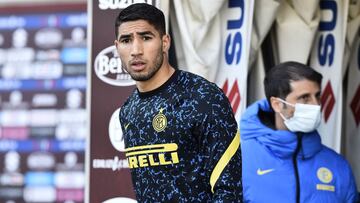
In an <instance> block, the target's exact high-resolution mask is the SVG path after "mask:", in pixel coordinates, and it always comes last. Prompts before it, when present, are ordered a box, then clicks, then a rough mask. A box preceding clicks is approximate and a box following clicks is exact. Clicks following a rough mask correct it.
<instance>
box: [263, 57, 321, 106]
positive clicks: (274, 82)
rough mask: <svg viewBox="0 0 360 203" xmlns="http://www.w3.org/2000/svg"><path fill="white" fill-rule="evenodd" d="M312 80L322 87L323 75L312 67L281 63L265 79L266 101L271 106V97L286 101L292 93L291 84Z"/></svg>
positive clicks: (291, 62) (290, 62)
mask: <svg viewBox="0 0 360 203" xmlns="http://www.w3.org/2000/svg"><path fill="white" fill-rule="evenodd" d="M299 80H310V81H313V82H315V83H317V84H318V85H319V87H320V86H321V81H322V75H321V74H320V73H318V72H316V71H315V70H314V69H312V68H311V67H309V66H307V65H305V64H302V63H298V62H294V61H289V62H284V63H280V64H278V65H276V66H274V67H273V68H271V69H270V70H269V72H268V73H267V74H266V76H265V79H264V88H265V95H266V99H267V100H268V102H269V104H270V98H271V97H280V98H282V99H284V100H285V98H286V96H287V95H288V94H290V93H291V91H292V89H291V86H290V83H291V82H294V81H299Z"/></svg>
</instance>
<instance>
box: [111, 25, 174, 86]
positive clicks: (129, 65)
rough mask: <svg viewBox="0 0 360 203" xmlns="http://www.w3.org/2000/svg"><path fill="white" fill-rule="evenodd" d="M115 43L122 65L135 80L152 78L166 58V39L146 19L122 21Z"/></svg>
mask: <svg viewBox="0 0 360 203" xmlns="http://www.w3.org/2000/svg"><path fill="white" fill-rule="evenodd" d="M118 31H119V35H118V39H117V40H115V45H116V48H117V51H118V54H119V56H120V59H121V62H122V67H123V68H124V69H125V70H126V71H127V72H128V73H129V74H130V76H131V77H132V78H133V79H134V80H135V81H147V80H149V79H151V78H152V77H153V76H154V75H155V74H156V73H157V71H158V70H159V69H160V68H161V66H162V64H163V60H164V54H165V52H164V40H165V41H166V37H167V36H166V35H164V36H163V37H160V34H159V32H158V31H157V30H156V29H155V28H154V27H153V26H152V25H150V24H149V23H148V22H147V21H145V20H136V21H129V22H124V23H122V24H121V25H120V26H119V28H118Z"/></svg>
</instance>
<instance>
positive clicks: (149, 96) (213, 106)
mask: <svg viewBox="0 0 360 203" xmlns="http://www.w3.org/2000/svg"><path fill="white" fill-rule="evenodd" d="M120 123H121V126H122V130H123V133H124V139H125V147H126V158H127V160H128V163H129V167H130V169H131V175H132V180H133V184H134V188H135V193H136V198H137V200H138V201H139V202H241V201H242V182H241V174H242V172H241V168H242V167H241V152H240V148H239V145H240V144H239V143H240V136H239V134H238V130H237V129H238V127H237V123H236V120H235V118H234V115H233V113H232V108H231V105H230V103H229V101H228V99H227V97H226V96H225V95H224V93H223V92H222V91H221V89H219V88H218V87H217V86H216V85H215V84H214V83H210V82H209V81H207V80H205V79H204V78H202V77H200V76H197V75H195V74H192V73H189V72H185V71H181V70H177V71H175V73H174V74H173V75H172V76H171V77H170V79H169V80H168V81H167V82H165V83H164V84H163V85H162V86H160V87H159V88H157V89H155V90H153V91H150V92H145V93H143V92H139V91H138V90H135V91H134V92H133V94H132V95H131V96H130V97H129V98H128V99H127V101H126V102H125V103H124V105H123V106H122V108H121V110H120Z"/></svg>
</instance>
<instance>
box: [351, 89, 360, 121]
mask: <svg viewBox="0 0 360 203" xmlns="http://www.w3.org/2000/svg"><path fill="white" fill-rule="evenodd" d="M350 108H351V111H352V113H353V115H354V118H355V123H356V126H357V127H359V123H360V85H359V86H358V88H357V90H356V92H355V96H354V98H353V99H352V101H351V104H350Z"/></svg>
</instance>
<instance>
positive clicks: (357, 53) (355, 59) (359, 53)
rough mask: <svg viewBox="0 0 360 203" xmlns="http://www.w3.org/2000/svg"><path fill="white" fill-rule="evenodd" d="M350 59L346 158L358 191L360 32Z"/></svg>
mask: <svg viewBox="0 0 360 203" xmlns="http://www.w3.org/2000/svg"><path fill="white" fill-rule="evenodd" d="M358 33H359V34H358V35H357V39H356V42H355V43H354V44H355V46H354V49H353V51H352V56H351V59H350V65H349V72H348V85H347V99H346V104H345V105H346V106H345V108H346V118H345V119H346V124H345V127H346V128H345V129H346V147H345V149H346V158H347V159H348V160H349V162H350V164H351V167H352V170H353V172H354V175H355V178H356V182H357V187H358V190H359V191H360V156H359V154H360V32H358Z"/></svg>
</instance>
